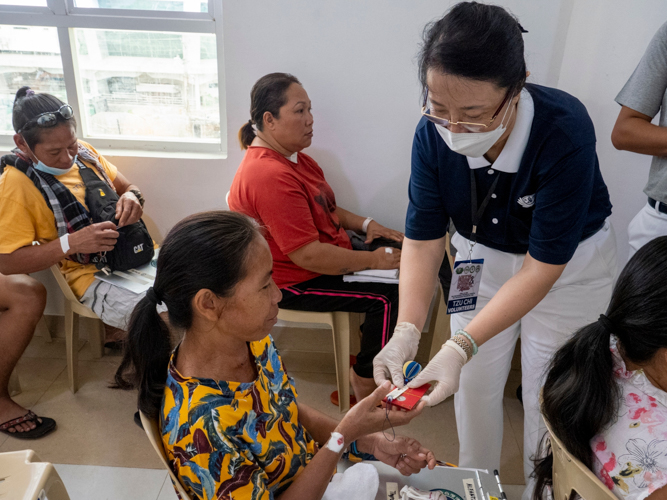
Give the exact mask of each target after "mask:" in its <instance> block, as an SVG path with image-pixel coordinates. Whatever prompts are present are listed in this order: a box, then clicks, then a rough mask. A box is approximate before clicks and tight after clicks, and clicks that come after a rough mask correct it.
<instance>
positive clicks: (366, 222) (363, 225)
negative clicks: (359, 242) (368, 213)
mask: <svg viewBox="0 0 667 500" xmlns="http://www.w3.org/2000/svg"><path fill="white" fill-rule="evenodd" d="M372 220H375V219H373V217H366V220H365V221H364V223H363V224H362V225H361V230H362V231H363V232H364V233H367V232H368V225H369V224H370V223H371V221H372Z"/></svg>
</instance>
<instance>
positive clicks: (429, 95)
mask: <svg viewBox="0 0 667 500" xmlns="http://www.w3.org/2000/svg"><path fill="white" fill-rule="evenodd" d="M522 32H524V30H523V28H522V27H521V25H520V24H519V23H518V21H517V20H516V19H515V18H514V17H513V16H512V15H510V14H509V13H508V12H506V11H505V10H504V9H502V8H501V7H497V6H491V5H483V4H478V3H474V2H471V3H468V2H466V3H459V4H457V5H456V6H454V7H453V8H452V9H451V11H450V12H449V13H448V14H447V15H446V16H445V17H443V18H442V19H440V20H439V21H436V22H434V23H433V24H431V25H429V26H428V27H427V29H426V31H425V36H424V45H423V47H422V51H421V54H420V77H421V82H422V85H423V88H424V94H425V97H424V107H423V109H422V114H423V117H422V119H421V121H420V122H419V125H418V126H417V131H416V133H415V137H414V143H413V149H412V174H411V177H410V186H409V198H410V205H409V208H408V214H407V220H406V231H405V235H406V238H405V240H404V242H403V253H402V259H401V283H400V300H399V313H398V325H397V327H396V329H395V332H394V335H393V338H392V339H391V341H390V342H389V343H388V344H387V345H386V347H385V348H384V349H383V350H382V351H381V352H380V354H378V355H377V356H376V358H375V361H374V375H375V379H376V381H377V382H378V383H379V382H380V381H382V380H384V379H385V378H388V377H391V378H392V379H393V381H394V383H395V384H397V385H403V384H402V378H403V377H402V374H401V368H402V365H403V363H404V362H405V361H406V360H408V359H412V358H414V356H415V354H416V352H417V346H418V343H419V337H420V332H421V329H422V327H423V326H424V323H425V321H426V316H427V314H428V308H429V304H430V300H431V296H432V294H433V288H434V286H435V280H436V276H437V271H438V267H439V265H440V263H441V262H442V259H443V255H444V252H445V233H446V232H447V230H448V226H449V221H450V219H451V220H452V221H453V222H454V225H455V227H456V231H457V233H456V234H455V235H454V236H453V238H452V243H453V245H454V246H455V247H456V249H457V260H459V261H460V260H468V259H473V260H476V259H483V260H484V262H483V267H482V266H480V269H481V275H482V278H481V281H480V285H479V296H478V298H477V302H476V308H475V309H474V310H469V311H463V312H458V313H456V314H453V315H452V319H451V325H452V331H453V332H455V334H454V336H453V337H452V339H450V340H448V341H447V342H446V343H445V344H444V345H443V347H442V349H441V351H440V352H439V353H438V354H437V355H436V356H435V357H434V358H433V360H431V362H430V363H429V365H428V366H427V367H426V368H425V369H424V371H423V372H422V373H421V374H420V375H419V376H418V377H417V379H415V380H414V381H413V382H412V383H411V385H412V386H419V385H422V384H424V383H426V382H430V381H435V382H436V385H435V388H434V390H433V392H432V393H431V394H430V395H429V396H427V403H428V404H429V405H435V404H437V403H439V402H441V401H442V400H444V399H445V398H446V397H448V396H450V395H451V394H453V393H456V396H455V409H456V422H457V429H458V433H459V441H460V456H459V465H460V466H474V467H481V468H486V469H489V470H493V469H498V468H499V466H500V450H501V444H502V435H503V431H502V427H503V390H504V387H505V382H506V380H507V375H508V373H509V370H510V364H511V359H512V354H513V352H514V346H515V344H516V341H517V339H518V338H519V336H521V339H522V340H521V355H522V384H523V402H524V410H525V425H524V469H525V470H524V472H525V474H526V480H528V476H529V475H530V472H531V471H532V463H531V462H530V457H531V456H532V455H534V454H535V451H536V448H537V442H538V440H539V438H540V437H541V435H542V434H543V429H544V427H543V426H542V425H543V424H540V416H539V405H538V396H539V390H540V387H541V385H542V376H543V372H544V370H545V368H546V366H547V364H548V362H549V360H550V358H551V356H552V354H553V353H554V352H555V351H556V350H557V349H558V347H559V346H560V345H562V344H563V342H564V341H565V340H566V339H567V338H568V337H569V336H570V335H571V334H572V333H573V332H574V331H576V330H577V329H578V328H580V327H582V326H583V325H585V324H587V323H590V322H592V321H594V320H595V318H597V316H598V315H599V314H600V312H602V311H604V309H605V307H606V304H607V302H608V300H609V297H610V295H611V287H612V281H613V278H614V276H615V272H616V243H615V237H614V234H613V230H612V228H611V226H610V225H609V222H607V217H609V215H610V214H611V203H610V201H609V194H608V192H607V187H606V186H605V183H604V181H603V180H602V176H601V174H600V168H599V165H598V159H597V155H596V152H595V131H594V129H593V123H592V122H591V119H590V117H589V116H588V113H587V111H586V108H585V107H584V106H583V105H582V103H581V102H579V101H578V100H577V99H576V98H574V97H572V96H571V95H569V94H566V93H565V92H561V91H559V90H556V89H552V88H547V87H542V86H539V85H533V84H526V83H525V80H526V77H527V76H528V73H527V71H526V65H525V60H524V54H523V38H522ZM474 267H475V268H477V264H476V265H475V266H474ZM464 274H465V273H464ZM454 276H455V279H456V278H457V277H458V276H460V275H458V274H457V273H456V272H455V273H454ZM475 279H479V278H478V277H477V276H476V277H475ZM473 282H474V280H472V281H471V280H470V279H468V280H467V281H465V283H464V282H463V281H461V282H460V283H459V282H456V281H455V282H454V284H453V288H454V289H456V288H457V283H458V284H459V288H460V289H463V290H464V291H465V287H464V286H462V285H461V283H464V284H467V285H470V284H472V283H473ZM459 291H460V290H459ZM469 302H474V301H467V302H466V303H469ZM460 309H464V308H460ZM478 348H479V352H477V349H478ZM473 354H475V356H474V357H473ZM471 358H472V359H471ZM466 363H467V365H466ZM463 365H466V366H465V368H463ZM462 368H463V369H462ZM457 390H458V392H457ZM531 490H532V488H530V487H528V488H527V493H526V496H529V495H530V491H531Z"/></svg>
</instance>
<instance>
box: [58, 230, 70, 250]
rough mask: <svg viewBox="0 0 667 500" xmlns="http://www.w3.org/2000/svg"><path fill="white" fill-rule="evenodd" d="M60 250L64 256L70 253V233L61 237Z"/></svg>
mask: <svg viewBox="0 0 667 500" xmlns="http://www.w3.org/2000/svg"><path fill="white" fill-rule="evenodd" d="M60 248H62V249H63V253H64V254H67V252H69V233H67V234H63V235H62V236H61V237H60Z"/></svg>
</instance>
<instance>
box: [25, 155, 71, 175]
mask: <svg viewBox="0 0 667 500" xmlns="http://www.w3.org/2000/svg"><path fill="white" fill-rule="evenodd" d="M33 154H34V153H33ZM77 156H78V155H74V160H73V161H72V165H70V167H69V168H53V167H49V166H48V165H44V163H42V161H41V160H40V159H39V158H37V157H36V156H35V158H37V163H36V164H35V163H33V165H32V166H33V167H34V168H35V169H36V170H39V171H40V172H44V173H45V174H51V175H63V174H66V173H67V172H69V171H70V170H72V167H73V166H74V162H76V158H77Z"/></svg>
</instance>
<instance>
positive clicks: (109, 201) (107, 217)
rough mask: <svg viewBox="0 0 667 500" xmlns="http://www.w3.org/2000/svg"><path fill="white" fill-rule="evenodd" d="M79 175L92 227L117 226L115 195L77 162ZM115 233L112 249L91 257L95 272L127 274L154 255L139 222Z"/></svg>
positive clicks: (150, 239)
mask: <svg viewBox="0 0 667 500" xmlns="http://www.w3.org/2000/svg"><path fill="white" fill-rule="evenodd" d="M77 165H78V166H79V173H80V174H81V179H83V182H84V184H85V185H86V205H88V212H89V213H90V217H91V219H92V221H93V224H97V223H99V222H106V221H110V222H113V223H114V224H116V225H118V219H116V204H117V203H118V199H119V196H118V194H117V193H116V192H115V191H114V190H113V189H112V188H111V186H109V185H108V184H107V183H106V182H104V181H103V180H102V179H100V178H99V177H98V176H97V174H96V173H95V172H93V171H92V170H91V169H90V168H88V167H86V166H85V165H84V164H83V162H81V161H77ZM117 231H118V240H117V241H116V246H114V249H113V250H111V251H109V252H101V253H98V254H95V255H91V261H92V262H93V263H94V264H95V265H96V266H97V268H98V269H104V268H108V270H110V271H112V272H113V271H127V270H128V269H133V268H135V267H139V266H143V265H144V264H148V263H149V262H150V261H151V259H152V258H153V256H154V254H155V250H154V249H153V239H152V238H151V235H150V234H149V233H148V229H146V224H144V221H143V220H139V221H138V222H135V223H134V224H130V225H129V226H125V227H121V228H120V229H118V230H117Z"/></svg>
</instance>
